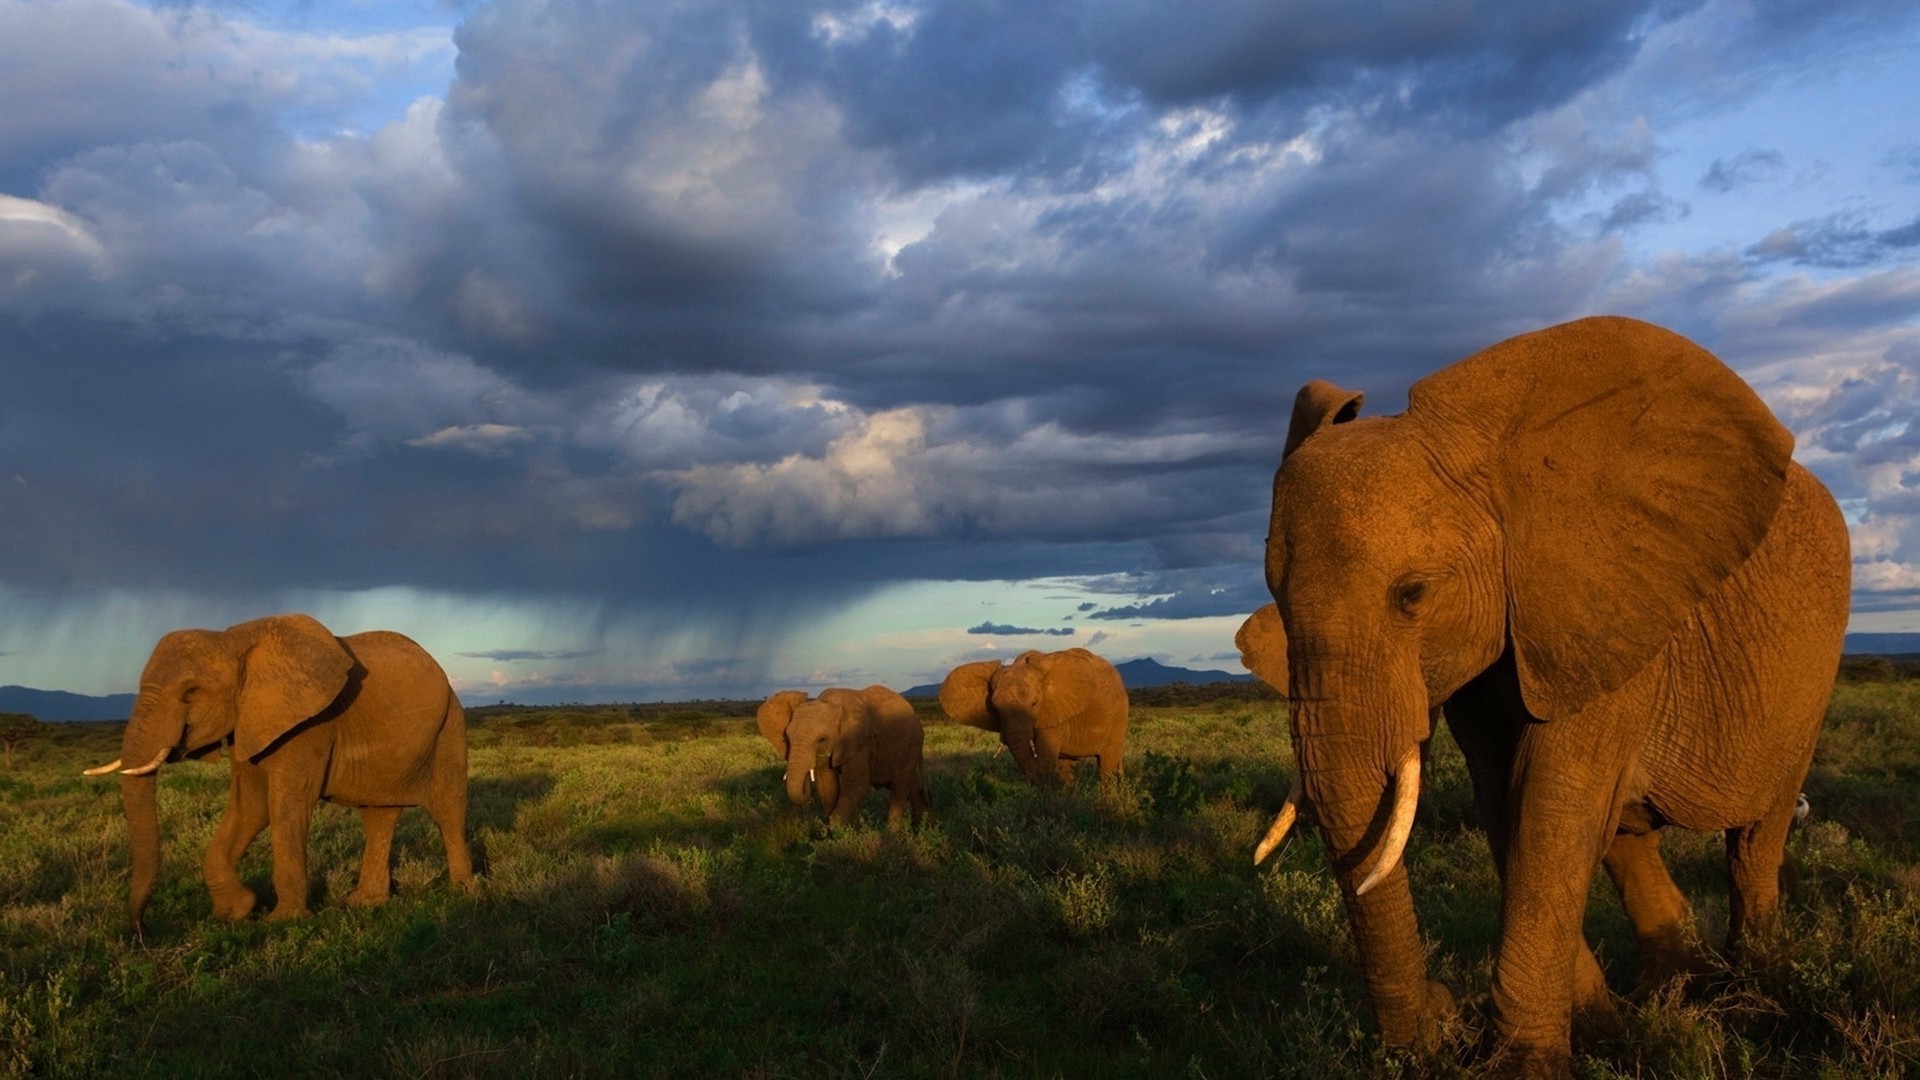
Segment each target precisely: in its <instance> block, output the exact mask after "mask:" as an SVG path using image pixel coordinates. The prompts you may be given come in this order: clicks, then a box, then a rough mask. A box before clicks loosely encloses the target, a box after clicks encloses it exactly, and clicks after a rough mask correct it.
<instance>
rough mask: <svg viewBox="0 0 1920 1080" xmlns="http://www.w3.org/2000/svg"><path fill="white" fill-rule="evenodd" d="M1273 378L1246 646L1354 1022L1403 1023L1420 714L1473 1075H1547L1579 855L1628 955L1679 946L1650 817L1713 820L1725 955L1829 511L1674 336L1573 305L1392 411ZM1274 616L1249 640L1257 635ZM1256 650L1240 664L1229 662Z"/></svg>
mask: <svg viewBox="0 0 1920 1080" xmlns="http://www.w3.org/2000/svg"><path fill="white" fill-rule="evenodd" d="M1360 404H1361V395H1360V394H1358V393H1352V392H1349V391H1345V390H1341V389H1340V388H1338V387H1335V386H1332V385H1330V384H1328V383H1324V382H1317V381H1316V382H1313V383H1310V384H1308V385H1307V386H1306V387H1305V388H1304V389H1302V390H1301V391H1300V394H1299V397H1298V399H1297V400H1296V402H1295V405H1294V411H1293V418H1292V424H1291V426H1290V428H1289V430H1288V432H1287V438H1286V450H1285V452H1284V454H1283V457H1282V462H1281V465H1280V468H1279V470H1278V473H1277V474H1276V476H1275V478H1274V484H1273V513H1272V518H1271V522H1270V526H1269V532H1268V537H1267V551H1266V576H1267V585H1268V587H1269V588H1270V590H1271V591H1272V593H1273V597H1274V600H1275V603H1276V609H1275V610H1276V613H1277V615H1278V617H1277V618H1273V617H1267V618H1265V619H1264V620H1263V619H1261V618H1260V617H1259V616H1256V621H1255V624H1254V625H1250V626H1249V628H1248V631H1249V632H1248V633H1247V634H1243V648H1244V647H1245V645H1246V643H1247V642H1248V641H1250V640H1252V639H1253V638H1255V637H1257V636H1259V635H1261V634H1265V635H1268V636H1269V639H1268V640H1267V642H1266V644H1265V645H1264V646H1263V647H1261V646H1258V643H1257V642H1256V646H1257V647H1256V649H1255V652H1257V653H1258V655H1257V656H1250V660H1249V666H1252V667H1254V669H1255V670H1256V671H1258V672H1259V673H1260V674H1261V675H1262V677H1264V678H1265V679H1267V680H1268V681H1269V682H1274V683H1275V685H1278V686H1283V687H1285V688H1286V692H1287V696H1288V699H1289V702H1290V704H1291V706H1292V735H1293V743H1294V750H1295V754H1296V756H1297V758H1298V760H1299V767H1300V774H1299V776H1300V778H1299V780H1298V781H1297V782H1296V785H1295V792H1296V794H1295V796H1293V797H1292V798H1290V799H1289V801H1288V803H1287V805H1286V807H1285V808H1283V809H1282V811H1281V814H1280V817H1279V818H1278V819H1276V821H1275V823H1274V828H1273V829H1272V830H1271V831H1270V832H1269V834H1268V836H1267V837H1266V839H1265V840H1264V841H1263V842H1262V843H1261V846H1260V849H1259V851H1258V853H1257V856H1256V859H1257V858H1260V857H1264V856H1265V855H1266V853H1267V852H1268V851H1270V850H1271V849H1272V847H1273V846H1274V845H1275V844H1277V843H1278V842H1279V840H1280V838H1281V837H1282V836H1283V835H1284V832H1285V829H1286V827H1287V825H1288V824H1290V822H1291V819H1292V815H1293V811H1294V807H1295V806H1296V805H1297V804H1298V803H1300V802H1302V801H1304V803H1305V804H1307V805H1310V806H1311V807H1312V808H1313V809H1314V811H1315V814H1316V816H1317V818H1318V821H1319V826H1320V829H1321V832H1322V835H1323V836H1324V838H1325V840H1326V844H1327V849H1328V851H1329V853H1330V855H1331V858H1332V861H1333V866H1334V869H1335V872H1336V875H1337V877H1338V878H1339V881H1340V887H1341V891H1342V893H1343V896H1344V899H1345V901H1346V906H1347V910H1348V914H1349V916H1350V919H1351V924H1352V931H1353V937H1354V942H1355V944H1356V946H1357V947H1358V953H1359V957H1360V962H1361V964H1362V966H1363V968H1364V972H1365V976H1366V980H1367V985H1368V989H1369V991H1370V995H1371V998H1372V1002H1373V1007H1374V1012H1375V1014H1376V1017H1377V1020H1378V1022H1379V1026H1380V1031H1381V1034H1382V1036H1383V1037H1384V1038H1385V1039H1386V1040H1387V1041H1388V1042H1391V1043H1397V1044H1412V1043H1418V1042H1421V1041H1423V1040H1424V1039H1426V1038H1428V1037H1430V1036H1431V1035H1432V1033H1433V1030H1434V1025H1435V1023H1436V1022H1437V1021H1439V1020H1440V1019H1442V1018H1443V1017H1444V1016H1445V1015H1446V1014H1447V1013H1448V1012H1449V1011H1450V1010H1451V1008H1452V998H1451V996H1450V995H1449V993H1448V992H1447V991H1446V989H1445V988H1443V987H1440V986H1439V985H1438V984H1434V983H1429V981H1428V979H1427V970H1426V961H1425V957H1424V955H1423V953H1422V950H1421V942H1420V936H1419V930H1418V927H1417V926H1416V925H1415V921H1414V912H1413V904H1412V897H1411V895H1410V893H1409V891H1408V885H1407V877H1406V873H1405V871H1404V869H1403V868H1402V866H1401V854H1402V850H1403V846H1404V844H1405V842H1406V838H1407V835H1408V832H1409V830H1410V828H1411V825H1412V821H1413V810H1414V806H1415V803H1416V801H1417V800H1418V798H1419V777H1420V765H1421V760H1422V756H1423V754H1424V752H1425V748H1426V746H1427V742H1428V738H1429V736H1431V734H1432V733H1433V726H1434V724H1435V722H1436V719H1437V717H1438V716H1439V715H1440V714H1441V713H1442V712H1444V716H1445V718H1446V721H1447V725H1448V727H1449V728H1450V729H1451V731H1452V733H1453V737H1454V740H1455V741H1456V742H1457V743H1458V744H1459V746H1460V748H1461V750H1462V752H1463V753H1464V755H1465V757H1466V762H1467V767H1468V771H1469V773H1470V775H1471V778H1472V781H1473V787H1474V797H1475V801H1476V806H1477V811H1478V815H1479V818H1480V820H1481V822H1482V823H1483V824H1484V825H1485V827H1486V830H1487V836H1488V841H1489V844H1490V846H1491V847H1492V849H1493V857H1494V863H1495V866H1496V868H1497V870H1498V872H1499V875H1500V879H1501V894H1502V895H1501V907H1500V925H1501V929H1500V942H1499V948H1498V953H1497V954H1496V957H1495V963H1494V971H1493V993H1492V1007H1493V1020H1494V1025H1495V1028H1496V1035H1497V1039H1498V1046H1497V1049H1496V1051H1495V1057H1494V1061H1493V1068H1494V1070H1495V1071H1496V1072H1499V1073H1504V1074H1509V1075H1528V1076H1532V1075H1543V1076H1565V1075H1568V1074H1569V1070H1570V1054H1571V1047H1570V1026H1571V1024H1570V1019H1571V1017H1572V1016H1574V1015H1575V1014H1576V1012H1584V1011H1586V1010H1596V1011H1598V1012H1599V1013H1601V1014H1610V1013H1611V1008H1612V1006H1611V1001H1610V999H1609V998H1608V996H1607V991H1606V986H1605V983H1604V981H1603V979H1602V977H1601V973H1600V969H1599V967H1598V965H1597V964H1596V962H1595V960H1594V957H1593V955H1592V953H1591V951H1590V950H1589V949H1588V948H1587V946H1586V944H1585V942H1584V941H1583V940H1582V936H1581V918H1582V916H1583V914H1584V911H1585V908H1586V901H1587V892H1588V885H1589V882H1590V881H1591V878H1592V875H1593V873H1594V871H1595V870H1596V869H1598V868H1600V867H1602V866H1604V868H1605V869H1606V871H1607V873H1608V875H1609V876H1610V877H1611V878H1612V879H1613V881H1614V882H1615V884H1616V885H1617V886H1618V887H1619V890H1620V893H1621V896H1622V899H1623V901H1624V904H1625V908H1626V912H1627V915H1628V917H1629V919H1630V920H1631V921H1632V923H1633V927H1634V930H1635V934H1636V937H1637V939H1638V942H1639V947H1640V953H1641V961H1642V965H1643V971H1645V970H1652V971H1653V972H1655V973H1658V972H1660V971H1663V970H1672V969H1673V968H1674V967H1677V966H1679V965H1681V964H1683V963H1685V962H1686V960H1687V957H1686V955H1685V950H1684V946H1683V944H1682V942H1683V940H1684V938H1685V934H1684V932H1683V927H1684V925H1685V923H1686V922H1687V921H1688V920H1690V918H1691V915H1690V913H1689V911H1688V908H1687V904H1686V901H1685V900H1684V898H1683V897H1682V896H1681V894H1680V892H1679V890H1678V889H1676V888H1675V887H1674V884H1673V882H1672V880H1671V879H1670V878H1669V877H1668V875H1667V871H1666V868H1665V866H1664V865H1663V864H1662V862H1661V859H1660V855H1659V848H1658V843H1659V842H1658V835H1659V832H1658V830H1659V829H1661V828H1662V827H1663V826H1667V825H1678V826H1681V827H1683V828H1688V829H1701V830H1716V831H1722V832H1724V833H1725V836H1726V841H1727V871H1728V879H1729V883H1730V889H1731V908H1730V916H1731V917H1730V924H1729V927H1728V937H1729V946H1730V947H1737V946H1738V944H1739V942H1740V941H1741V939H1742V938H1743V937H1745V936H1747V935H1749V934H1750V933H1752V932H1753V930H1754V928H1755V927H1756V926H1757V925H1759V924H1760V923H1762V922H1763V921H1765V920H1766V919H1768V918H1769V916H1771V915H1772V914H1773V912H1774V911H1775V909H1776V906H1777V903H1778V898H1779V891H1778V884H1777V871H1778V868H1779V866H1780V862H1781V859H1782V854H1783V848H1784V845H1785V840H1786V833H1787V827H1788V824H1789V822H1790V820H1791V818H1792V815H1793V811H1794V806H1795V802H1796V798H1797V795H1798V792H1799V790H1800V784H1801V781H1802V779H1803V778H1804V777H1805V774H1806V771H1807V768H1808V765H1809V763H1810V761H1811V758H1812V754H1813V747H1814V740H1815V737H1816V735H1817V734H1818V731H1819V728H1820V723H1821V718H1822V716H1823V714H1824V712H1825V709H1826V704H1827V698H1828V694H1829V693H1830V691H1831V688H1832V685H1833V679H1834V673H1835V669H1836V667H1837V665H1838V661H1839V656H1840V646H1841V638H1842V635H1843V633H1844V630H1845V627H1846V622H1847V606H1848V590H1849V570H1850V558H1849V554H1848V543H1847V530H1846V525H1845V522H1844V521H1843V520H1842V518H1841V516H1840V512H1839V509H1838V508H1837V507H1836V506H1835V504H1834V500H1833V498H1832V496H1831V495H1829V494H1828V493H1827V491H1826V489H1825V488H1823V487H1822V486H1821V485H1820V483H1819V481H1817V480H1816V479H1814V477H1813V475H1812V474H1811V473H1809V472H1807V470H1805V469H1804V468H1802V467H1800V466H1799V465H1797V464H1795V463H1794V462H1793V461H1792V458H1791V453H1792V449H1793V439H1792V437H1791V435H1789V434H1788V432H1787V431H1786V430H1785V429H1784V428H1783V427H1781V425H1780V424H1779V423H1778V422H1777V421H1776V420H1775V419H1774V418H1773V416H1772V415H1771V414H1770V413H1769V412H1768V411H1767V408H1766V406H1765V405H1764V404H1763V403H1762V402H1761V401H1760V399H1759V398H1758V397H1757V396H1756V395H1755V394H1754V393H1753V391H1752V390H1751V389H1749V388H1748V387H1747V385H1746V384H1745V383H1744V382H1742V381H1741V379H1740V378H1739V376H1737V375H1735V374H1734V373H1733V372H1732V371H1731V370H1729V369H1728V368H1727V367H1725V366H1724V365H1722V364H1721V363H1720V362H1719V361H1718V360H1716V359H1715V358H1714V357H1713V356H1711V355H1710V354H1708V353H1707V352H1706V351H1705V350H1703V349H1701V348H1700V347H1699V346H1697V345H1695V344H1693V343H1692V342H1689V341H1687V340H1686V339H1684V338H1682V337H1680V336H1678V335H1676V334H1673V333H1671V332H1668V331H1666V330H1662V329H1660V328H1658V327H1654V326H1650V325H1648V324H1646V323H1641V322H1636V321H1633V320H1629V319H1621V318H1593V319H1583V320H1581V321H1578V322H1573V323H1568V324H1565V325H1561V326H1556V327H1552V328H1550V329H1546V330H1542V331H1539V332H1537V333H1532V334H1526V335H1523V336H1521V337H1517V338H1513V339H1511V340H1508V341H1505V342H1502V343H1500V344H1498V345H1495V346H1493V347H1491V348H1489V349H1486V350H1485V351H1483V352H1480V353H1477V354H1475V355H1473V356H1471V357H1468V358H1467V359H1465V360H1462V361H1460V362H1459V363H1457V364H1454V365H1453V366H1451V367H1448V368H1445V369H1442V370H1441V371H1439V372H1436V373H1434V374H1433V375H1430V376H1428V377H1427V378H1425V379H1422V380H1420V381H1419V382H1417V383H1415V384H1414V386H1413V387H1412V389H1411V390H1410V391H1409V394H1408V405H1407V410H1406V412H1404V413H1402V414H1400V415H1398V416H1392V417H1386V418H1382V419H1355V418H1354V417H1355V413H1356V412H1357V410H1358V408H1359V406H1360ZM1273 635H1277V637H1275V636H1273ZM1256 661H1257V663H1256Z"/></svg>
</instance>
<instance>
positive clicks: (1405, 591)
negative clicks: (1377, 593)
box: [1387, 577, 1427, 616]
mask: <svg viewBox="0 0 1920 1080" xmlns="http://www.w3.org/2000/svg"><path fill="white" fill-rule="evenodd" d="M1387 595H1388V596H1389V597H1390V598H1391V599H1392V601H1393V609H1394V610H1395V611H1398V612H1399V613H1400V614H1402V615H1407V616H1412V615H1413V614H1415V613H1416V612H1417V611H1418V610H1419V608H1420V601H1421V600H1423V599H1425V598H1426V595H1427V583H1426V582H1424V581H1421V580H1420V579H1419V578H1412V577H1403V578H1401V579H1400V580H1399V581H1396V582H1394V583H1393V586H1392V587H1391V588H1389V589H1388V590H1387Z"/></svg>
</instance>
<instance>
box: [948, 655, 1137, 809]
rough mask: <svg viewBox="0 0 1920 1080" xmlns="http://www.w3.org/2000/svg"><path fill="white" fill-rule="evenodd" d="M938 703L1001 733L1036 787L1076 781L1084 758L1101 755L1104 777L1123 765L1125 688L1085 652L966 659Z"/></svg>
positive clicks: (1110, 669) (954, 715)
mask: <svg viewBox="0 0 1920 1080" xmlns="http://www.w3.org/2000/svg"><path fill="white" fill-rule="evenodd" d="M940 707H941V708H942V709H944V710H946V713H947V715H948V716H949V717H951V718H952V719H953V720H954V721H955V722H956V723H961V724H967V725H969V726H972V727H977V728H985V729H986V730H988V731H994V732H998V733H999V735H1000V741H1001V742H1003V743H1005V744H1006V747H1007V749H1008V750H1010V751H1012V752H1013V757H1014V760H1015V761H1017V762H1019V763H1020V769H1021V771H1022V772H1024V773H1026V774H1027V777H1028V779H1030V780H1032V781H1033V782H1034V783H1036V784H1043V783H1052V782H1055V781H1063V780H1068V779H1071V778H1072V776H1073V766H1074V763H1075V762H1077V761H1080V760H1082V759H1084V758H1097V759H1099V766H1100V779H1102V780H1105V779H1107V778H1108V777H1110V776H1113V775H1115V774H1117V773H1119V772H1120V770H1121V764H1122V760H1121V759H1122V757H1123V756H1124V752H1125V750H1126V745H1127V688H1126V686H1124V685H1123V684H1122V683H1121V681H1120V673H1119V672H1118V671H1115V670H1114V667H1113V665H1112V664H1110V663H1108V662H1107V661H1106V660H1105V658H1103V657H1099V656H1095V655H1094V654H1093V653H1090V652H1088V651H1087V650H1085V649H1062V650H1061V651H1059V652H1051V653H1043V652H1037V651H1030V652H1024V653H1021V654H1020V655H1019V656H1018V657H1015V658H1014V660H1013V662H1012V663H1009V664H1002V663H1000V662H999V661H998V660H981V661H978V662H976V663H972V664H962V665H960V666H959V667H957V668H954V669H953V670H952V671H951V672H949V673H948V674H947V677H946V679H945V680H943V681H942V682H941V683H940Z"/></svg>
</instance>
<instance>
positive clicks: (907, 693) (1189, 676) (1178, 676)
mask: <svg viewBox="0 0 1920 1080" xmlns="http://www.w3.org/2000/svg"><path fill="white" fill-rule="evenodd" d="M1113 666H1114V669H1115V670H1117V671H1119V672H1120V682H1121V683H1122V684H1124V685H1125V686H1126V688H1127V689H1129V690H1138V689H1140V688H1142V687H1146V686H1166V685H1169V684H1171V683H1177V682H1183V683H1191V684H1193V685H1195V686H1198V685H1200V684H1201V683H1216V682H1252V681H1253V676H1252V675H1235V674H1233V673H1232V672H1229V671H1195V670H1193V669H1192V668H1183V667H1168V666H1167V665H1165V664H1163V663H1161V662H1160V661H1158V660H1155V659H1154V658H1153V657H1151V656H1143V657H1141V658H1140V659H1138V660H1128V661H1127V662H1126V663H1123V664H1115V665H1113ZM900 693H901V696H902V697H928V698H930V697H938V696H939V694H940V684H939V683H928V684H926V685H925V686H913V687H909V688H907V689H906V690H903V691H901V692H900Z"/></svg>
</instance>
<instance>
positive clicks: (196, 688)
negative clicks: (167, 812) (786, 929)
mask: <svg viewBox="0 0 1920 1080" xmlns="http://www.w3.org/2000/svg"><path fill="white" fill-rule="evenodd" d="M352 670H353V657H352V656H351V655H350V654H348V652H347V650H346V649H345V648H344V647H343V646H342V645H341V644H340V642H339V640H338V639H337V638H335V637H334V636H333V634H332V633H330V632H329V631H328V630H327V628H326V627H324V626H321V625H320V624H319V623H318V622H315V621H314V620H313V619H311V618H308V617H307V616H305V615H275V616H270V617H268V618H265V619H255V620H253V621H252V622H244V623H241V624H239V625H238V626H234V627H230V628H228V629H226V630H175V631H174V632H172V633H170V634H168V635H166V636H165V637H163V638H161V639H160V643H159V644H157V645H155V646H154V649H153V655H152V656H151V657H149V658H148V660H147V666H146V669H145V670H144V671H142V672H141V674H140V692H139V694H138V695H137V696H136V697H135V699H134V704H133V715H132V716H131V717H129V718H128V720H127V730H126V733H125V734H124V735H123V736H122V737H121V741H120V758H119V760H117V761H115V762H113V763H111V764H109V765H102V766H100V767H99V768H96V769H89V770H87V774H88V775H89V776H103V775H106V774H107V773H110V772H114V771H118V772H119V773H120V774H121V778H120V794H121V801H122V803H123V805H124V806H125V808H126V813H127V833H128V837H129V839H130V841H131V843H132V853H133V880H132V884H131V888H130V890H129V895H128V911H129V912H130V914H131V915H132V917H133V924H134V927H135V928H136V929H137V928H138V927H139V926H140V913H141V911H142V910H143V909H144V908H145V907H146V903H147V898H148V897H149V896H151V895H152V893H153V883H154V878H155V876H156V874H157V873H158V871H159V867H160V826H159V817H158V814H157V807H156V803H155V799H154V786H155V780H156V774H157V773H158V772H159V770H160V767H161V766H162V765H164V764H166V763H167V762H168V761H170V760H178V759H179V758H181V757H186V756H194V755H199V754H202V753H206V752H208V751H211V750H213V749H215V748H217V747H219V746H220V745H221V744H222V743H224V742H225V741H226V740H227V739H228V738H229V737H231V738H232V740H233V754H234V756H235V757H236V758H243V759H247V760H252V759H254V758H257V757H258V756H260V755H261V754H263V753H265V752H266V751H267V750H268V749H269V748H270V747H272V746H273V744H274V743H275V742H277V741H278V740H279V739H281V738H282V737H284V736H285V735H286V734H287V733H289V732H290V731H292V730H293V729H294V728H295V727H296V726H298V725H299V724H301V723H302V722H304V721H306V720H308V719H310V718H312V717H314V716H316V715H319V714H320V713H321V712H323V711H325V710H326V709H327V707H328V706H329V705H331V704H333V702H334V699H335V698H337V697H339V696H340V692H341V690H342V689H344V688H345V687H346V684H347V679H348V677H349V675H350V674H351V673H352Z"/></svg>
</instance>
